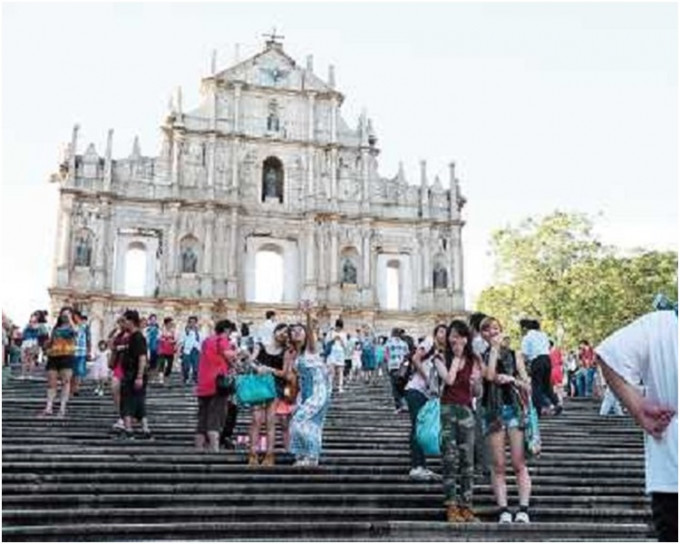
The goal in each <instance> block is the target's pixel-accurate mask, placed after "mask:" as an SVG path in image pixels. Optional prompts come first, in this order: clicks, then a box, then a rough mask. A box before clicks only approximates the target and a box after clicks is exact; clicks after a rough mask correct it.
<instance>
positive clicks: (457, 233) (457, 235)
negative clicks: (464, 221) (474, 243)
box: [451, 226, 465, 295]
mask: <svg viewBox="0 0 680 544" xmlns="http://www.w3.org/2000/svg"><path fill="white" fill-rule="evenodd" d="M451 238H452V240H451V241H452V243H453V246H454V249H453V251H454V258H453V268H454V270H453V276H454V278H455V283H454V286H455V290H456V291H458V292H460V293H461V295H462V294H463V293H464V291H465V284H464V277H463V240H462V236H461V229H460V227H458V226H456V227H454V228H453V232H452V236H451Z"/></svg>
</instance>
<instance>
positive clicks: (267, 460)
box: [262, 452, 275, 467]
mask: <svg viewBox="0 0 680 544" xmlns="http://www.w3.org/2000/svg"><path fill="white" fill-rule="evenodd" d="M274 461H275V459H274V453H273V452H270V453H267V454H266V455H265V456H264V459H263V460H262V466H263V467H273V466H274V465H275V462H274Z"/></svg>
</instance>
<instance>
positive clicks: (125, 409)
mask: <svg viewBox="0 0 680 544" xmlns="http://www.w3.org/2000/svg"><path fill="white" fill-rule="evenodd" d="M123 317H124V319H125V325H124V327H125V329H126V330H127V331H128V332H129V333H130V340H129V343H128V346H127V349H126V350H125V353H124V355H123V379H122V381H121V384H120V412H121V416H122V417H123V420H124V422H125V436H126V437H127V438H132V437H133V431H132V419H133V418H134V419H136V420H137V421H139V422H141V424H142V432H143V433H144V437H145V438H150V437H151V431H150V430H149V423H148V421H147V418H146V383H147V373H146V370H147V345H146V338H144V335H143V334H142V331H141V330H140V319H139V313H138V312H137V311H136V310H128V311H126V312H125V314H124V315H123Z"/></svg>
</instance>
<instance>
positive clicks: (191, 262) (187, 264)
mask: <svg viewBox="0 0 680 544" xmlns="http://www.w3.org/2000/svg"><path fill="white" fill-rule="evenodd" d="M197 265H198V257H197V256H196V252H195V251H194V248H193V247H191V246H187V247H185V248H184V250H183V251H182V273H183V274H195V273H196V266H197Z"/></svg>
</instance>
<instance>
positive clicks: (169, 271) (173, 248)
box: [164, 202, 180, 295]
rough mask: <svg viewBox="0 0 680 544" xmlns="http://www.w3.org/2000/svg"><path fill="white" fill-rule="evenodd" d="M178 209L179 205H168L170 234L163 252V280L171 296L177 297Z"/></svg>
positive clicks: (175, 203) (176, 203) (174, 203)
mask: <svg viewBox="0 0 680 544" xmlns="http://www.w3.org/2000/svg"><path fill="white" fill-rule="evenodd" d="M179 209H180V204H179V203H178V202H173V203H172V204H170V232H169V233H168V239H167V246H166V248H167V251H166V252H164V254H165V255H166V257H165V270H166V273H165V279H166V284H167V290H168V291H169V293H170V294H171V295H177V294H178V292H177V287H178V286H177V274H178V270H177V263H178V260H179V258H178V249H179V248H178V244H179V240H178V239H177V238H178V235H179Z"/></svg>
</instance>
